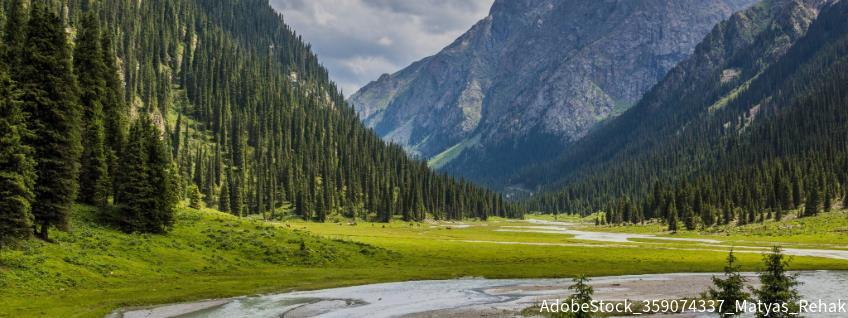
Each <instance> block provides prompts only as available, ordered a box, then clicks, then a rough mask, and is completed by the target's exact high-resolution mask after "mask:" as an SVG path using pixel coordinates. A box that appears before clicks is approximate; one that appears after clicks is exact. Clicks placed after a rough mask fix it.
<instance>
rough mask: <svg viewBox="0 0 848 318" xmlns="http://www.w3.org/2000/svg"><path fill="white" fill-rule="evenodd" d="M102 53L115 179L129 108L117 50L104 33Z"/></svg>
mask: <svg viewBox="0 0 848 318" xmlns="http://www.w3.org/2000/svg"><path fill="white" fill-rule="evenodd" d="M100 52H101V54H103V58H102V61H103V67H104V69H103V80H104V82H105V84H106V87H105V91H104V95H103V97H102V100H101V103H102V105H103V116H104V125H105V134H106V148H107V149H108V151H107V159H108V160H107V161H108V163H109V175H110V176H112V178H113V179H114V178H115V175H116V174H117V172H116V170H117V167H118V157H119V156H120V153H121V149H122V148H123V145H124V143H125V142H126V141H125V139H126V135H127V128H128V127H127V120H126V116H127V113H128V111H127V107H126V105H125V103H124V92H123V87H122V85H123V84H122V83H121V79H120V78H119V77H118V75H119V70H118V64H117V61H116V58H115V49H114V48H113V47H112V37H111V36H110V35H109V34H108V33H106V32H104V34H103V36H102V39H101V44H100Z"/></svg>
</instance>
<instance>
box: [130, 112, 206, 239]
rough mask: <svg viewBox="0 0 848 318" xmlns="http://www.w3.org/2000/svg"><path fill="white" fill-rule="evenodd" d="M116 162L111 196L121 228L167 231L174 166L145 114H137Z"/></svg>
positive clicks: (173, 200) (170, 220)
mask: <svg viewBox="0 0 848 318" xmlns="http://www.w3.org/2000/svg"><path fill="white" fill-rule="evenodd" d="M120 164H121V166H120V169H119V171H121V174H120V177H119V178H118V184H117V187H118V190H117V194H116V198H115V201H116V203H117V204H118V206H119V209H118V213H119V215H118V216H117V217H116V218H115V219H116V220H117V222H118V223H119V225H120V226H121V228H122V229H124V230H125V231H127V232H146V233H163V232H165V231H167V230H168V228H169V227H170V226H171V225H172V224H173V214H174V206H175V205H176V202H177V194H176V191H175V189H174V185H175V184H176V182H175V179H174V178H176V177H175V175H176V167H174V166H173V164H172V163H171V160H170V150H169V149H167V146H165V145H164V143H163V142H162V140H161V134H160V132H159V129H158V128H156V126H154V125H153V122H152V121H151V120H150V118H149V115H148V114H146V113H142V114H140V115H139V119H138V120H136V122H135V123H133V125H132V127H131V128H130V133H129V136H128V140H127V145H126V148H125V151H124V156H123V157H122V158H121V160H120ZM195 191H196V190H195ZM196 200H197V201H199V198H197V199H196ZM198 203H199V202H198ZM194 204H195V202H194V200H192V206H194Z"/></svg>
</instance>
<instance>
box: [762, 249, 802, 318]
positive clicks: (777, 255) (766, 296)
mask: <svg viewBox="0 0 848 318" xmlns="http://www.w3.org/2000/svg"><path fill="white" fill-rule="evenodd" d="M763 265H764V266H765V268H764V269H763V271H762V272H760V273H759V277H760V288H758V289H755V290H754V295H755V296H756V297H757V301H759V302H761V303H764V304H766V305H768V306H770V307H772V308H774V306H783V305H786V306H787V307H788V308H790V312H788V313H784V312H772V313H771V314H770V315H766V313H765V312H764V311H759V312H757V317H761V318H764V317H770V318H774V317H778V318H788V317H797V315H793V314H790V313H791V312H793V311H794V310H797V308H795V307H796V305H797V301H798V299H799V298H800V295H799V293H798V289H797V287H798V285H800V283H799V282H798V277H797V275H792V274H788V273H787V267H788V266H789V260H787V259H785V256H784V255H783V252H782V251H781V249H780V247H777V246H775V247H774V248H772V251H771V253H769V254H766V255H765V256H763Z"/></svg>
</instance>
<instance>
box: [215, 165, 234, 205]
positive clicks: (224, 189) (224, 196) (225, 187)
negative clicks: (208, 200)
mask: <svg viewBox="0 0 848 318" xmlns="http://www.w3.org/2000/svg"><path fill="white" fill-rule="evenodd" d="M224 175H229V173H226V172H225V173H224ZM230 209H231V208H230V182H229V177H224V178H222V181H221V191H220V193H219V194H218V210H219V211H221V212H229V211H230Z"/></svg>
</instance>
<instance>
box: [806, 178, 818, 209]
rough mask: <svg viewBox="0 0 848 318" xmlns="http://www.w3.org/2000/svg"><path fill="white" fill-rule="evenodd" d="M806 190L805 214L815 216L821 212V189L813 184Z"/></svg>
mask: <svg viewBox="0 0 848 318" xmlns="http://www.w3.org/2000/svg"><path fill="white" fill-rule="evenodd" d="M805 192H806V193H807V200H806V201H805V202H804V216H814V215H816V214H818V213H819V203H820V202H819V191H818V189H816V187H815V186H814V185H812V184H811V185H810V186H809V187H808V188H807V191H805Z"/></svg>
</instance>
